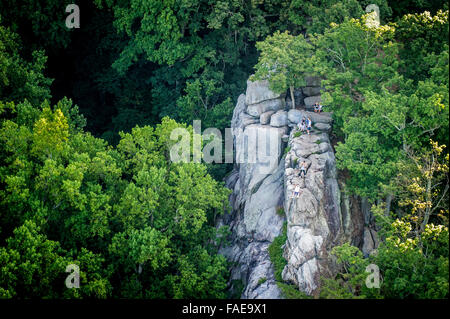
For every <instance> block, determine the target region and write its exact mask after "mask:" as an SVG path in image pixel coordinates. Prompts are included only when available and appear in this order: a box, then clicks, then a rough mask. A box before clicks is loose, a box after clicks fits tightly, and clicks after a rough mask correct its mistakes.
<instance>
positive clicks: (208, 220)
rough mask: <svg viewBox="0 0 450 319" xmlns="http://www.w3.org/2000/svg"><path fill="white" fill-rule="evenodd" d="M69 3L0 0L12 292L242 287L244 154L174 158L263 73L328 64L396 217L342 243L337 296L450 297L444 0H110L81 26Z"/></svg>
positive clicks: (1, 195) (4, 262)
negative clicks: (237, 266)
mask: <svg viewBox="0 0 450 319" xmlns="http://www.w3.org/2000/svg"><path fill="white" fill-rule="evenodd" d="M71 2H72V1H69V0H64V1H59V0H22V1H16V0H2V2H1V3H0V163H1V164H0V297H3V298H31V297H40V298H47V297H49V298H83V297H96V298H107V297H125V298H226V297H230V296H228V295H227V282H228V280H229V273H228V265H227V261H226V260H225V258H224V257H223V256H221V255H220V254H218V253H217V250H218V247H219V246H220V245H221V244H224V243H226V241H227V235H228V232H229V231H228V229H227V227H222V228H219V229H217V228H216V227H215V221H216V218H217V216H218V215H220V214H222V213H223V212H224V211H226V210H228V209H229V207H228V194H229V190H228V189H226V188H225V187H224V184H223V181H222V179H223V177H224V176H225V174H226V173H227V172H228V171H229V170H230V168H231V167H230V165H225V164H215V165H211V164H194V163H173V162H171V161H170V160H169V157H168V156H169V155H168V154H169V148H170V146H171V143H173V142H172V141H171V140H170V133H171V131H172V130H173V129H174V128H177V127H182V128H186V129H188V130H189V131H190V133H191V134H193V132H192V126H191V124H192V121H193V120H195V119H200V120H202V126H203V127H205V128H206V127H216V128H218V129H220V130H223V129H224V128H226V127H228V126H229V125H230V124H229V123H230V120H231V116H232V113H233V109H234V106H235V104H236V100H237V97H238V96H239V94H241V93H242V92H244V90H245V87H246V81H247V79H248V78H249V76H251V75H252V74H255V76H256V77H257V78H266V77H267V78H269V81H270V83H271V85H272V88H273V89H274V90H276V91H280V92H281V91H284V92H287V93H288V94H291V93H292V92H293V91H292V90H293V89H294V88H295V87H298V86H301V85H302V83H303V78H302V77H303V76H305V75H306V74H307V75H315V76H320V77H321V78H323V81H322V86H324V88H325V91H324V93H323V95H322V96H323V100H324V103H325V104H326V105H329V106H330V108H331V110H332V111H333V117H334V128H333V130H334V131H333V132H334V139H335V140H336V147H335V151H336V157H337V165H338V168H339V169H340V171H341V172H342V173H343V175H345V176H347V177H346V186H347V188H348V189H346V191H348V192H350V193H352V194H356V195H358V196H360V197H362V198H366V199H368V200H369V202H370V203H371V204H374V206H373V207H374V208H373V209H374V212H375V214H376V216H377V222H378V223H379V225H380V228H381V229H382V231H383V238H384V241H383V243H382V244H381V245H380V248H379V249H378V254H377V255H376V256H371V257H370V258H363V256H362V254H361V252H360V251H359V250H358V248H356V247H353V246H350V245H344V246H339V247H336V248H335V249H334V250H333V253H334V254H335V255H336V258H337V260H338V261H339V262H340V263H341V264H343V265H344V267H343V269H344V270H343V271H342V273H340V274H338V275H337V276H336V278H326V279H324V284H323V287H324V288H323V291H322V293H321V296H322V297H324V298H336V297H338V298H355V297H357V298H363V297H368V298H408V297H413V298H443V297H448V253H449V248H448V185H449V181H448V161H449V156H448V145H449V130H448V120H449V92H448V90H449V64H448V63H449V43H448V36H449V24H448V4H447V3H442V1H432V0H430V1H414V0H413V1H406V0H405V1H388V0H372V1H366V0H364V1H357V0H345V1H335V0H327V1H315V0H314V1H303V0H292V1H288V0H251V1H244V0H217V1H212V0H180V1H158V0H104V1H103V0H94V1H80V2H79V3H78V5H79V6H80V11H81V27H80V28H79V29H71V30H68V29H67V28H66V26H65V23H64V21H65V18H66V16H67V13H66V12H65V7H66V5H67V4H69V3H71ZM369 4H376V5H378V6H379V8H380V17H381V21H380V22H381V24H380V26H378V27H370V26H368V25H367V24H366V19H367V18H368V17H369V15H365V8H366V6H367V5H369ZM274 65H283V67H282V68H281V67H280V68H276V70H275V72H272V71H273V70H274V69H273V66H274ZM268 66H269V67H268ZM269 75H271V76H269ZM291 95H292V94H291ZM292 96H293V95H292ZM370 262H375V263H376V264H377V265H379V266H380V270H381V272H382V274H383V278H384V283H385V284H384V285H383V288H382V289H380V290H377V291H376V292H374V290H365V289H363V288H361V283H362V282H363V281H364V279H363V274H364V269H365V267H366V266H367V264H369V263H370ZM71 263H73V264H77V265H79V266H80V269H81V288H80V289H76V290H75V289H66V288H65V286H64V285H63V283H64V279H65V278H66V276H67V273H66V272H65V269H66V266H67V265H68V264H71ZM418 269H420V271H419V270H418Z"/></svg>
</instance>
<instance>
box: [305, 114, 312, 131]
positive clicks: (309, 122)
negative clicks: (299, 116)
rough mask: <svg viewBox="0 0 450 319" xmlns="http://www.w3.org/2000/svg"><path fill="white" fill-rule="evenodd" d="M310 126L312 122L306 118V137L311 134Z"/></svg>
mask: <svg viewBox="0 0 450 319" xmlns="http://www.w3.org/2000/svg"><path fill="white" fill-rule="evenodd" d="M311 125H312V121H311V119H310V118H309V117H308V118H307V119H306V130H307V132H308V135H309V133H310V132H311Z"/></svg>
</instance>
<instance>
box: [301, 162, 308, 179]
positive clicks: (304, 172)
mask: <svg viewBox="0 0 450 319" xmlns="http://www.w3.org/2000/svg"><path fill="white" fill-rule="evenodd" d="M306 166H307V164H306V162H305V161H303V162H301V163H300V174H299V176H300V177H302V173H303V177H306Z"/></svg>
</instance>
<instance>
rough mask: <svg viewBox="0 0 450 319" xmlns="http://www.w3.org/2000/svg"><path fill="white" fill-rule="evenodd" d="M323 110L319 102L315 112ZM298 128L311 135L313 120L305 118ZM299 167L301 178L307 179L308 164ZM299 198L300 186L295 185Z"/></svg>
mask: <svg viewBox="0 0 450 319" xmlns="http://www.w3.org/2000/svg"><path fill="white" fill-rule="evenodd" d="M322 108H323V106H322V105H321V104H320V103H319V102H316V103H315V104H314V112H315V113H320V112H322ZM298 128H299V130H300V131H301V132H302V133H304V132H305V131H306V132H307V133H308V135H309V134H310V133H311V129H312V121H311V118H309V117H307V118H305V117H303V118H302V120H301V121H300V123H299V124H298ZM298 167H299V177H302V175H303V178H305V177H306V170H307V168H308V165H307V163H306V162H305V161H302V162H301V163H300V164H299V166H298ZM299 196H300V185H299V184H297V185H295V188H294V197H299Z"/></svg>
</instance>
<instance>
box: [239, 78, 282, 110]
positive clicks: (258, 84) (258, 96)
mask: <svg viewBox="0 0 450 319" xmlns="http://www.w3.org/2000/svg"><path fill="white" fill-rule="evenodd" d="M280 97H281V94H278V93H275V92H273V91H272V90H271V89H270V88H269V81H267V80H259V81H250V80H247V91H246V93H245V104H247V105H251V104H257V103H260V102H263V101H266V100H272V99H277V98H280Z"/></svg>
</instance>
